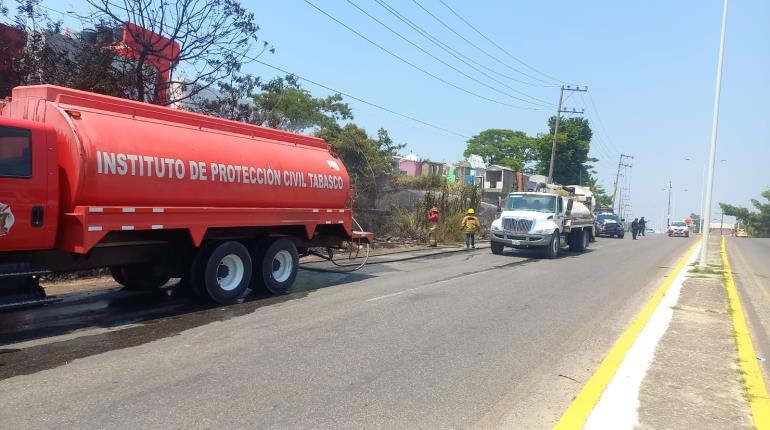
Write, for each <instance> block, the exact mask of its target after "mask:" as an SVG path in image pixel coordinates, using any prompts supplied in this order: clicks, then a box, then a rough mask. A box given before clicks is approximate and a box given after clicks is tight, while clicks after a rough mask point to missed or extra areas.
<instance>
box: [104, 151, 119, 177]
mask: <svg viewBox="0 0 770 430" xmlns="http://www.w3.org/2000/svg"><path fill="white" fill-rule="evenodd" d="M102 160H103V161H104V173H106V174H111V175H115V174H116V173H117V169H116V163H115V153H113V152H111V153H108V154H102Z"/></svg>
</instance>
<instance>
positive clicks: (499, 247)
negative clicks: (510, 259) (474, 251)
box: [489, 242, 505, 255]
mask: <svg viewBox="0 0 770 430" xmlns="http://www.w3.org/2000/svg"><path fill="white" fill-rule="evenodd" d="M489 247H490V248H492V254H495V255H500V254H502V253H503V250H504V249H505V245H503V244H502V243H499V242H490V243H489Z"/></svg>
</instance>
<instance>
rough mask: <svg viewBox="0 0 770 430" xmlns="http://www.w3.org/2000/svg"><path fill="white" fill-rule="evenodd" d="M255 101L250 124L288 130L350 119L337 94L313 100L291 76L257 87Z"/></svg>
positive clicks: (315, 126)
mask: <svg viewBox="0 0 770 430" xmlns="http://www.w3.org/2000/svg"><path fill="white" fill-rule="evenodd" d="M260 90H261V92H260V93H258V94H255V95H253V96H252V98H253V100H254V112H253V122H254V123H256V124H260V125H264V126H266V127H272V128H279V129H282V130H289V131H297V132H298V131H305V130H308V129H312V128H316V129H321V128H326V127H331V126H333V125H336V124H337V121H339V120H346V119H352V118H353V112H352V111H351V109H350V107H349V106H348V104H347V103H344V102H343V101H342V96H341V95H340V94H333V95H330V96H328V97H324V98H316V97H313V96H312V95H311V94H310V92H309V91H307V90H306V89H304V88H302V86H301V85H300V84H299V81H298V80H297V78H296V77H295V76H294V75H286V77H283V78H281V77H278V78H275V79H272V80H271V81H269V82H266V83H264V84H261V85H260Z"/></svg>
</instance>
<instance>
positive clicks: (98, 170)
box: [96, 151, 102, 174]
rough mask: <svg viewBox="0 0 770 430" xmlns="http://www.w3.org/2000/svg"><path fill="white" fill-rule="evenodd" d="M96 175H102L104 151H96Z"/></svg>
mask: <svg viewBox="0 0 770 430" xmlns="http://www.w3.org/2000/svg"><path fill="white" fill-rule="evenodd" d="M96 173H99V174H101V173H102V151H96Z"/></svg>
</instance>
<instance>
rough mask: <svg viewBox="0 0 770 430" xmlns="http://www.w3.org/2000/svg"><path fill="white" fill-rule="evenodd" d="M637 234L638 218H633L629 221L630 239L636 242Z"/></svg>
mask: <svg viewBox="0 0 770 430" xmlns="http://www.w3.org/2000/svg"><path fill="white" fill-rule="evenodd" d="M637 234H639V218H634V220H633V221H631V237H632V238H633V239H634V240H636V235H637Z"/></svg>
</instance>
